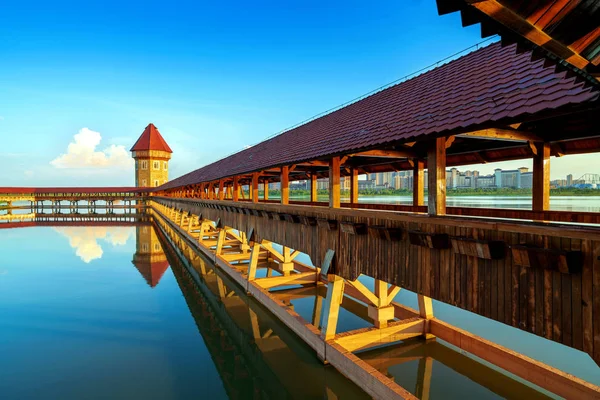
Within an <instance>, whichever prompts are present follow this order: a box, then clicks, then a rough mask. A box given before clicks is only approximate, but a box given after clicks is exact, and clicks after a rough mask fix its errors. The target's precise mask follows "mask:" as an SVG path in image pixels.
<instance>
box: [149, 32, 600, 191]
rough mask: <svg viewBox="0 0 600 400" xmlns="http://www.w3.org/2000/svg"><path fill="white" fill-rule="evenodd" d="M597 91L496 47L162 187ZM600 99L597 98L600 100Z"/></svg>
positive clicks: (552, 104) (525, 111)
mask: <svg viewBox="0 0 600 400" xmlns="http://www.w3.org/2000/svg"><path fill="white" fill-rule="evenodd" d="M598 98H599V92H598V90H597V89H594V88H591V87H588V86H587V85H584V83H583V82H581V81H580V80H578V79H576V78H575V77H571V76H568V75H567V73H566V72H557V71H555V68H554V67H553V66H545V65H544V60H537V61H532V60H531V54H530V53H520V54H517V51H516V46H515V45H511V46H507V47H501V46H500V44H499V43H495V44H492V45H490V46H487V47H484V48H482V49H480V50H477V51H474V52H472V53H470V54H467V55H465V56H463V57H461V58H459V59H457V60H454V61H451V62H449V63H447V64H445V65H442V66H440V67H438V68H436V69H434V70H431V71H428V72H426V73H424V74H422V75H419V76H417V77H415V78H412V79H410V80H408V81H405V82H402V83H399V84H397V85H395V86H392V87H389V88H387V89H385V90H382V91H380V92H377V93H375V94H373V95H371V96H369V97H366V98H364V99H362V100H360V101H357V102H355V103H352V104H350V105H348V106H346V107H343V108H341V109H339V110H336V111H334V112H332V113H330V114H327V115H325V116H322V117H320V118H317V119H315V120H313V121H310V122H308V123H306V124H304V125H301V126H299V127H297V128H294V129H291V130H289V131H286V132H284V133H282V134H280V135H278V136H276V137H273V138H271V139H268V140H266V141H264V142H262V143H259V144H257V145H255V146H253V147H250V148H248V149H245V150H243V151H240V152H239V153H236V154H234V155H231V156H229V157H226V158H224V159H221V160H219V161H216V162H214V163H212V164H210V165H207V166H205V167H202V168H200V169H197V170H195V171H192V172H190V173H188V174H186V175H183V176H181V177H179V178H177V179H174V180H172V181H170V182H167V183H166V184H164V185H162V186H160V187H158V188H157V189H156V190H162V189H170V188H175V187H179V186H185V185H190V184H196V183H200V182H208V181H214V180H217V179H220V178H225V177H229V176H233V175H239V174H244V173H250V172H254V171H260V170H264V169H268V168H272V167H277V166H282V165H289V164H293V163H297V162H302V161H308V160H314V159H318V158H325V157H327V156H333V155H336V154H344V153H349V152H353V151H356V150H361V149H365V148H373V147H375V146H383V145H387V144H391V143H394V142H397V143H400V142H409V141H415V140H421V139H423V138H424V137H425V136H429V137H433V136H440V135H447V134H453V133H460V132H461V131H462V132H466V131H469V130H474V129H475V128H476V127H477V128H479V127H482V126H484V125H483V124H488V126H489V124H490V123H503V124H505V123H513V122H521V121H519V119H523V118H524V117H525V116H527V115H529V114H535V113H539V112H541V111H545V110H548V109H556V108H559V107H564V106H567V105H569V104H578V103H582V102H592V101H597V100H598ZM596 104H597V103H596Z"/></svg>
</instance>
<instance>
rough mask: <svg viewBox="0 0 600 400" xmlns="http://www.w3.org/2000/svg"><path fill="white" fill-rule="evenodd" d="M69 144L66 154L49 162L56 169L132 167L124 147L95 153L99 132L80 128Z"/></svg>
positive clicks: (115, 146) (100, 137)
mask: <svg viewBox="0 0 600 400" xmlns="http://www.w3.org/2000/svg"><path fill="white" fill-rule="evenodd" d="M73 139H74V141H73V142H71V143H69V147H68V148H67V152H66V153H64V154H61V155H60V156H58V157H56V158H55V159H54V160H52V161H51V162H50V164H52V165H53V166H55V167H56V168H120V169H130V168H132V167H133V159H132V158H131V156H130V155H129V152H128V151H127V150H126V149H125V146H121V145H119V146H117V145H114V144H112V145H110V146H108V147H107V148H106V149H104V150H102V151H97V150H96V147H98V145H99V144H100V141H101V140H102V136H100V133H99V132H95V131H92V130H91V129H88V128H82V129H81V130H80V131H79V133H77V134H76V135H75V136H74V137H73Z"/></svg>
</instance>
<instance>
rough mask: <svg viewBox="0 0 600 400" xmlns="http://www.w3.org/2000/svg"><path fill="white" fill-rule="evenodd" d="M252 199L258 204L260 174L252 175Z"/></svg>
mask: <svg viewBox="0 0 600 400" xmlns="http://www.w3.org/2000/svg"><path fill="white" fill-rule="evenodd" d="M250 198H251V199H252V202H253V203H258V172H255V173H253V174H252V187H251V188H250Z"/></svg>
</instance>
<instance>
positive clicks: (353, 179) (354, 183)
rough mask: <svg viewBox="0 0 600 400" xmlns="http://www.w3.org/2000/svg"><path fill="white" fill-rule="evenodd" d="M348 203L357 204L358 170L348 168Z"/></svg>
mask: <svg viewBox="0 0 600 400" xmlns="http://www.w3.org/2000/svg"><path fill="white" fill-rule="evenodd" d="M347 179H350V203H352V204H356V203H358V169H356V168H350V176H349V177H348V178H347Z"/></svg>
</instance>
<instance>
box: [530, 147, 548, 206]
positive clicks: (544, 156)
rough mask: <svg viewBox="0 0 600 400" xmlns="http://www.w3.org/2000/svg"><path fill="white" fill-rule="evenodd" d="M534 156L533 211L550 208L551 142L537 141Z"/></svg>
mask: <svg viewBox="0 0 600 400" xmlns="http://www.w3.org/2000/svg"><path fill="white" fill-rule="evenodd" d="M536 147H537V154H536V155H534V157H533V187H532V201H533V204H532V206H533V211H545V210H548V209H550V144H548V143H537V144H536Z"/></svg>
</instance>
